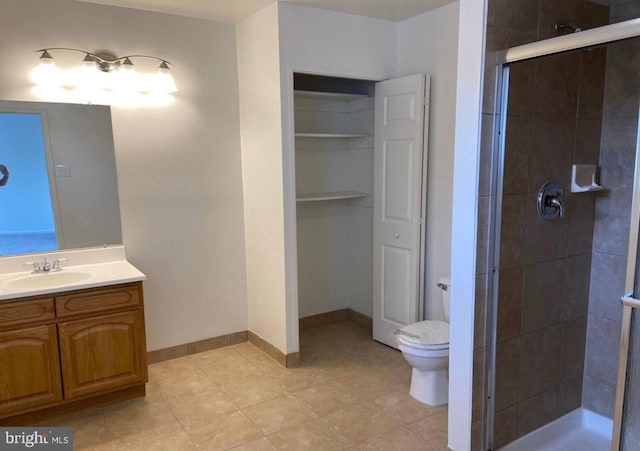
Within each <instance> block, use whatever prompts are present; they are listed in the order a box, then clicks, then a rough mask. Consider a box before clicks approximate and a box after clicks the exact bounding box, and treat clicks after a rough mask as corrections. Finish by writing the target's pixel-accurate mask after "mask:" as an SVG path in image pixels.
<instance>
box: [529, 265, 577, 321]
mask: <svg viewBox="0 0 640 451" xmlns="http://www.w3.org/2000/svg"><path fill="white" fill-rule="evenodd" d="M565 266H566V260H565V259H560V260H552V261H549V262H544V263H537V264H535V265H527V266H525V272H524V298H523V302H522V332H523V333H527V332H531V331H534V330H537V329H541V328H543V327H548V326H551V325H552V324H558V323H560V321H562V304H563V302H564V288H565V273H566V268H565Z"/></svg>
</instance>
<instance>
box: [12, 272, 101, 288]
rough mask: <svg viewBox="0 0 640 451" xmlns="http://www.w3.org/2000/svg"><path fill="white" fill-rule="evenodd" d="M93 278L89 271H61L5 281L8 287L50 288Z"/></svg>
mask: <svg viewBox="0 0 640 451" xmlns="http://www.w3.org/2000/svg"><path fill="white" fill-rule="evenodd" d="M90 278H91V274H90V273H88V272H72V271H61V272H52V273H44V274H29V275H28V276H22V277H19V278H17V279H12V280H9V281H7V282H5V283H4V285H5V287H7V288H33V289H38V288H48V287H59V286H62V285H69V284H72V283H78V282H82V281H83V280H87V279H90Z"/></svg>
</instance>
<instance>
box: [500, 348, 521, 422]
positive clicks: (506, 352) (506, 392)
mask: <svg viewBox="0 0 640 451" xmlns="http://www.w3.org/2000/svg"><path fill="white" fill-rule="evenodd" d="M519 373H520V341H519V339H518V338H514V339H513V340H509V341H505V342H502V343H499V344H498V346H497V349H496V383H495V409H496V411H500V410H503V409H505V408H507V407H509V406H511V405H514V404H516V403H517V402H518V377H519V375H520V374H519Z"/></svg>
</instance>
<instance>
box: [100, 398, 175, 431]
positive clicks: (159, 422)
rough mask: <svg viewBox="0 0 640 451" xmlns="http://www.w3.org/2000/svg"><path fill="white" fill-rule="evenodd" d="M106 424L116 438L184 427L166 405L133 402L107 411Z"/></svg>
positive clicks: (105, 415) (140, 401) (115, 406)
mask: <svg viewBox="0 0 640 451" xmlns="http://www.w3.org/2000/svg"><path fill="white" fill-rule="evenodd" d="M104 420H105V424H106V426H107V430H108V432H109V433H111V434H113V436H114V437H116V438H117V437H122V436H126V435H131V434H133V435H137V434H141V433H143V432H154V431H156V432H157V431H162V432H165V433H169V432H174V431H180V430H182V427H181V426H180V423H178V420H177V419H176V417H175V416H174V415H173V413H172V412H171V409H169V406H168V405H166V404H165V403H147V402H144V400H133V401H127V402H125V403H121V404H118V405H114V406H111V407H110V408H108V409H105V414H104Z"/></svg>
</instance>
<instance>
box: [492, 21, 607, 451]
mask: <svg viewBox="0 0 640 451" xmlns="http://www.w3.org/2000/svg"><path fill="white" fill-rule="evenodd" d="M603 13H604V14H603V20H604V21H606V20H607V19H608V12H607V11H603ZM605 62H606V50H605V49H604V48H601V49H594V50H591V51H588V52H587V51H585V52H570V53H564V54H559V55H553V56H548V57H544V58H541V59H538V60H534V61H525V62H520V63H515V64H513V65H511V74H510V82H509V86H510V89H509V105H508V116H507V130H506V132H507V134H506V148H505V170H504V187H503V194H504V195H503V197H502V201H503V203H502V234H501V249H500V273H499V275H500V282H499V289H498V323H497V342H498V346H497V355H496V386H495V411H496V418H497V420H496V423H495V437H496V439H495V442H494V443H495V446H497V447H499V446H501V445H504V444H506V443H509V442H511V441H513V440H514V439H516V438H518V437H520V436H522V435H525V434H527V433H529V432H531V431H532V430H534V429H537V428H539V427H540V426H543V425H544V424H546V423H549V422H551V421H553V420H555V419H556V418H558V417H560V416H562V415H564V414H565V413H568V412H570V411H572V410H574V409H576V408H578V407H580V405H581V397H582V375H583V367H584V350H585V342H586V328H587V307H588V302H589V274H590V266H591V252H592V249H591V244H592V236H593V224H594V222H593V217H594V211H595V195H594V194H593V193H580V194H572V193H570V192H569V190H568V188H569V187H570V186H571V185H570V183H571V166H572V164H598V158H599V151H600V146H599V142H600V129H601V122H602V105H603V102H602V99H603V91H604V80H605ZM547 181H557V182H559V183H560V184H561V185H562V186H563V187H564V188H565V189H566V191H565V195H564V199H565V205H566V209H567V212H566V216H565V218H564V219H561V218H558V219H556V220H554V221H545V220H543V219H542V218H540V217H539V216H538V213H537V209H536V198H537V193H538V190H539V188H540V187H541V186H542V185H543V184H544V183H545V182H547Z"/></svg>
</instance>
